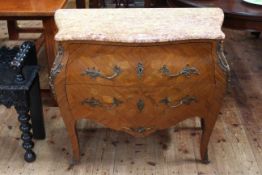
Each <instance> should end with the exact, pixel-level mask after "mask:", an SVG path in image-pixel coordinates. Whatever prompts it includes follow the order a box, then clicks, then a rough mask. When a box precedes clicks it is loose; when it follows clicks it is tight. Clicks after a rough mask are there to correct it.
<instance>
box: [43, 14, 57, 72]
mask: <svg viewBox="0 0 262 175" xmlns="http://www.w3.org/2000/svg"><path fill="white" fill-rule="evenodd" d="M43 26H44V36H45V48H46V54H47V61H48V70H49V71H50V70H51V68H52V65H53V62H54V59H55V55H56V43H55V33H56V31H57V28H56V25H55V21H54V17H49V18H45V19H43Z"/></svg>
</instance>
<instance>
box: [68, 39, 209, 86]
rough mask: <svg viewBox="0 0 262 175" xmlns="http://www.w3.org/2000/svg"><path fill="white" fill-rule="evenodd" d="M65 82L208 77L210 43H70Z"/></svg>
mask: <svg viewBox="0 0 262 175" xmlns="http://www.w3.org/2000/svg"><path fill="white" fill-rule="evenodd" d="M69 47H75V48H77V49H70V48H69V49H68V50H69V51H71V53H69V61H68V64H67V84H100V85H111V86H136V85H143V86H169V85H172V84H181V83H196V82H199V81H202V80H205V81H208V80H212V77H214V76H213V74H214V73H213V70H212V69H213V66H212V45H211V43H177V44H172V45H171V44H170V45H159V46H109V45H91V44H84V43H81V44H71V45H70V46H69Z"/></svg>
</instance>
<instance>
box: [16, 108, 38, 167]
mask: <svg viewBox="0 0 262 175" xmlns="http://www.w3.org/2000/svg"><path fill="white" fill-rule="evenodd" d="M17 112H18V120H19V122H20V130H21V131H22V135H21V139H22V140H23V148H24V149H25V154H24V159H25V161H27V162H33V161H35V159H36V155H35V153H34V151H33V150H32V149H33V147H34V142H33V141H32V133H31V132H30V130H31V124H30V123H29V120H30V115H29V114H28V110H23V109H22V110H18V111H17Z"/></svg>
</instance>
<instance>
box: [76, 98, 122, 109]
mask: <svg viewBox="0 0 262 175" xmlns="http://www.w3.org/2000/svg"><path fill="white" fill-rule="evenodd" d="M81 103H82V104H86V105H89V106H91V107H109V108H113V107H117V106H119V105H120V104H122V103H123V102H122V101H120V100H118V99H117V98H115V97H113V102H112V103H111V104H106V103H104V104H103V103H102V102H101V101H100V100H98V99H95V98H94V97H91V98H86V99H85V100H83V101H82V102H81Z"/></svg>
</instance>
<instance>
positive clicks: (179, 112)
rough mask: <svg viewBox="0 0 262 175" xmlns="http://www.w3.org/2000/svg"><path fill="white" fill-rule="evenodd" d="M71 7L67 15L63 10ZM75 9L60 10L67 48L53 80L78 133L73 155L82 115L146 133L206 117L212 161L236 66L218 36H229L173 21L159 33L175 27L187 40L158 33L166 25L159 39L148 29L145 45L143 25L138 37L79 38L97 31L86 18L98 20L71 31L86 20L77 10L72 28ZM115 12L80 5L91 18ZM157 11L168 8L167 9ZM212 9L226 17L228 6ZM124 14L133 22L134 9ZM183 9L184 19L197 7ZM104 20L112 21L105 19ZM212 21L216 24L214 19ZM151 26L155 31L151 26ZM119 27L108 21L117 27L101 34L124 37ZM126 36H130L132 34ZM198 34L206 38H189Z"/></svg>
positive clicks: (76, 146) (120, 128) (60, 36)
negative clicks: (222, 108) (231, 72)
mask: <svg viewBox="0 0 262 175" xmlns="http://www.w3.org/2000/svg"><path fill="white" fill-rule="evenodd" d="M153 11H155V10H144V12H145V13H148V14H150V13H151V12H153ZM211 11H212V10H211ZM64 12H65V14H66V15H63V13H64ZM71 12H72V11H68V10H62V11H61V10H60V12H59V13H61V16H59V15H60V14H58V15H56V20H57V19H59V20H60V21H58V22H57V24H58V28H59V32H58V34H57V36H56V39H58V40H59V44H60V49H59V53H58V55H57V58H56V60H55V64H54V67H53V69H52V71H51V82H50V84H51V87H52V88H53V90H54V93H55V95H56V99H57V102H58V105H59V107H60V110H61V114H62V117H63V119H64V122H65V125H66V128H67V130H68V133H69V136H70V139H71V143H72V147H73V156H74V160H79V159H80V154H79V143H78V138H77V131H76V122H77V120H79V119H83V118H85V119H90V120H93V121H95V122H98V123H100V124H102V125H104V126H106V127H108V128H112V129H114V130H118V131H124V132H127V133H129V134H131V135H133V136H138V137H143V136H147V135H149V134H151V133H153V132H155V131H157V130H161V129H165V128H168V127H171V126H173V125H175V124H177V123H178V122H180V121H182V120H185V119H187V118H190V117H200V118H201V121H202V130H203V132H202V138H201V147H200V152H201V159H202V160H203V162H207V160H208V158H207V145H208V141H209V138H210V135H211V132H212V129H213V127H214V124H215V122H216V119H217V114H218V113H219V109H220V106H221V103H222V101H223V96H224V92H225V88H226V81H227V76H226V73H227V71H228V69H229V67H228V64H227V62H226V59H225V57H224V55H223V51H222V49H223V48H222V43H221V42H222V39H219V38H221V37H222V38H223V33H222V32H219V30H220V29H218V30H217V31H218V32H217V33H214V34H210V35H209V36H208V37H211V38H212V37H214V38H218V39H208V38H207V37H206V36H205V35H201V36H200V35H199V34H201V33H203V31H199V30H195V32H194V34H191V33H187V32H184V31H185V30H183V28H182V27H181V28H178V27H177V26H175V25H174V26H169V27H171V28H170V29H171V31H165V30H164V28H163V30H161V32H162V33H158V34H159V35H158V37H159V39H160V40H161V39H169V38H163V37H166V36H167V35H166V34H168V32H172V31H177V32H178V33H180V34H181V35H182V38H183V39H184V40H183V41H179V40H175V39H177V37H176V35H172V36H173V37H174V38H170V39H171V40H172V39H173V41H170V42H158V41H159V40H158V38H156V37H155V36H156V35H155V34H154V31H157V30H158V29H159V27H158V26H156V25H151V26H152V27H154V29H155V30H153V29H152V32H151V33H150V31H148V32H149V33H150V34H152V36H153V37H154V38H156V39H157V41H155V40H152V42H151V39H152V37H151V35H150V34H148V35H146V36H147V38H142V40H143V43H139V41H138V40H136V38H139V36H141V34H140V33H139V32H138V33H136V32H137V31H130V36H132V37H133V38H132V39H133V41H134V42H133V43H132V42H129V43H128V42H103V41H95V40H94V41H88V40H87V41H85V40H84V39H83V40H74V39H72V38H74V37H79V39H81V38H85V37H86V38H88V37H94V36H96V34H94V33H93V32H90V31H91V29H95V24H90V23H88V21H87V24H88V25H91V27H90V29H89V28H88V25H87V26H84V25H82V24H81V25H82V27H83V28H80V29H79V30H81V31H79V32H78V33H75V32H71V29H72V31H75V30H78V28H77V26H78V25H79V24H78V23H77V22H74V20H73V17H72V16H71V17H70V18H72V21H69V23H70V25H71V26H72V28H70V29H68V28H67V27H65V25H66V22H67V21H66V18H64V17H67V16H68V15H69V13H71ZM108 12H110V13H111V11H102V12H101V11H90V10H89V11H86V12H85V11H79V14H77V15H82V17H87V18H88V15H90V13H94V14H95V13H99V14H100V15H101V13H108ZM123 12H125V11H123ZM129 12H130V11H129ZM155 12H157V13H159V14H164V13H162V12H164V11H163V9H162V10H161V9H160V10H156V11H155ZM169 12H170V13H173V14H174V15H175V13H176V11H173V10H170V11H169ZM197 12H199V10H195V12H194V13H197ZM202 12H203V11H202ZM213 12H218V13H217V17H218V19H221V18H220V17H221V16H219V14H222V11H219V10H218V11H217V10H214V11H213ZM75 13H78V12H76V11H75ZM75 13H74V14H75ZM115 13H122V12H121V11H118V12H112V13H111V15H112V16H113V15H114V14H115ZM74 14H72V15H74ZM125 14H126V15H127V16H126V17H127V18H128V19H129V21H132V15H133V14H131V13H130V14H128V13H125ZM152 14H155V13H152ZM177 14H180V15H181V18H180V17H179V16H176V17H177V18H178V19H179V20H182V19H183V18H187V17H185V16H187V15H192V13H191V11H190V10H186V11H185V13H184V12H182V11H180V10H178V12H177ZM198 14H200V13H198ZM213 14H215V13H213ZM128 15H130V16H128ZM98 16H99V15H98ZM193 16H194V15H193ZM202 16H203V18H206V17H207V16H206V14H205V13H202ZM101 18H102V17H101ZM103 18H104V19H103V20H106V17H103ZM109 18H110V19H112V18H113V17H109ZM203 18H202V17H199V19H197V20H199V21H202V20H203ZM77 19H79V18H77ZM170 19H171V17H170ZM187 19H188V18H187ZM197 20H196V24H198V22H197ZM209 20H211V22H214V21H212V19H209ZM215 22H216V21H215ZM69 23H68V24H69ZM134 23H135V18H134ZM160 24H161V21H160ZM164 24H165V25H169V24H168V21H163V25H164ZM217 24H221V21H217ZM92 25H93V26H92ZM97 25H100V24H97ZM127 25H128V24H127ZM134 25H138V24H134ZM144 25H147V26H145V27H148V30H150V28H149V25H150V24H144ZM63 26H64V27H63ZM115 26H116V25H115V24H112V25H111V26H107V27H108V29H110V31H107V33H103V31H98V30H94V32H97V36H103V38H104V39H105V38H107V40H110V38H112V37H111V36H112V35H111V34H113V36H114V39H119V38H117V36H116V35H115V33H114V32H113V31H115V29H114V27H115ZM218 26H219V25H218ZM138 27H139V26H138ZM140 27H141V28H139V29H138V30H140V31H143V29H144V27H143V26H140ZM142 27H143V28H142ZM192 27H193V28H194V27H196V26H192ZM193 28H192V30H191V31H193ZM172 29H174V30H172ZM216 29H217V28H215V30H216ZM134 30H135V29H134ZM215 30H214V31H215ZM85 31H89V32H90V33H88V32H85ZM144 31H147V30H144ZM188 31H190V29H188ZM214 31H212V32H214ZM99 32H101V35H99ZM161 34H163V36H161ZM84 35H86V36H84ZM123 36H124V35H122V38H121V39H122V41H125V40H128V39H130V37H129V36H124V37H123ZM170 36H171V35H170ZM195 36H200V37H202V38H205V37H206V38H205V39H194V40H190V39H186V38H192V37H195ZM65 38H66V39H65ZM94 38H95V37H94ZM97 38H99V39H101V38H100V37H97ZM139 39H141V37H140V38H139ZM128 41H130V40H128ZM145 41H146V43H145ZM154 41H155V42H154Z"/></svg>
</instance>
